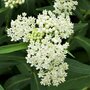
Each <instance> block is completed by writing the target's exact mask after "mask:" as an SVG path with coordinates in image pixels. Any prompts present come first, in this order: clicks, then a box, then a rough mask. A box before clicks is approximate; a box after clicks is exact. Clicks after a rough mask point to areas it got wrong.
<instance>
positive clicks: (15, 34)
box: [7, 0, 77, 86]
mask: <svg viewBox="0 0 90 90" xmlns="http://www.w3.org/2000/svg"><path fill="white" fill-rule="evenodd" d="M61 1H63V2H61ZM58 2H59V3H60V5H62V6H63V10H65V11H66V10H67V13H68V14H67V13H66V12H62V10H60V9H59V10H58V12H57V7H56V6H57V5H56V3H58ZM70 2H71V4H70ZM64 3H66V5H67V8H65V7H64V6H65V5H64ZM68 3H69V4H70V5H71V6H70V5H69V7H68ZM72 3H73V5H72ZM76 4H77V2H76V1H73V0H55V3H54V7H55V10H56V11H55V10H54V11H47V10H43V12H42V13H41V14H39V15H38V16H37V18H34V17H31V16H30V17H26V13H23V14H22V15H18V16H17V19H16V20H15V21H13V20H12V21H11V28H9V29H8V30H7V34H8V36H10V37H11V41H18V40H22V41H23V42H26V43H27V42H29V46H28V49H27V57H26V60H27V63H29V64H30V65H31V67H35V68H36V70H38V77H39V78H40V79H41V82H40V83H41V84H42V85H48V86H50V85H53V86H58V85H59V84H60V83H62V82H65V77H66V76H67V72H66V70H67V69H68V64H67V63H66V62H65V58H66V54H67V53H68V50H67V49H68V46H69V42H65V43H62V40H63V39H67V38H69V37H70V35H71V34H72V33H73V24H72V23H71V21H70V17H69V14H70V12H71V10H73V9H75V5H76ZM58 8H60V7H58ZM68 10H69V11H68ZM59 11H60V12H59ZM56 12H57V13H58V15H56V14H57V13H56Z"/></svg>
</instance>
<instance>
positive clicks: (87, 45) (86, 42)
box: [75, 36, 90, 55]
mask: <svg viewBox="0 0 90 90" xmlns="http://www.w3.org/2000/svg"><path fill="white" fill-rule="evenodd" d="M75 39H76V41H77V42H78V44H79V45H80V46H81V47H83V48H84V49H85V50H86V51H87V52H88V54H89V55H90V39H88V38H85V37H82V36H76V37H75Z"/></svg>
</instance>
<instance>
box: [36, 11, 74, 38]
mask: <svg viewBox="0 0 90 90" xmlns="http://www.w3.org/2000/svg"><path fill="white" fill-rule="evenodd" d="M36 24H37V25H38V27H39V28H38V30H39V31H40V32H45V33H47V34H51V33H52V32H54V33H55V35H58V36H59V37H60V38H64V39H66V38H68V37H69V36H70V35H71V34H72V33H73V24H72V23H71V22H70V17H69V16H66V17H64V16H63V15H62V14H61V15H59V16H56V15H55V14H54V13H52V12H51V11H46V10H44V11H43V13H42V14H40V15H38V18H37V20H36ZM56 37H57V36H56Z"/></svg>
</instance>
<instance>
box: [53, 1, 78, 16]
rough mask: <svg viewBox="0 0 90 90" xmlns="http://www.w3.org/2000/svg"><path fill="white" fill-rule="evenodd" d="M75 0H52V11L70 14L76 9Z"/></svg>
mask: <svg viewBox="0 0 90 90" xmlns="http://www.w3.org/2000/svg"><path fill="white" fill-rule="evenodd" d="M77 4H78V2H77V1H74V0H55V2H54V8H55V10H54V12H55V13H56V14H62V13H63V14H65V15H69V14H72V10H75V9H76V5H77Z"/></svg>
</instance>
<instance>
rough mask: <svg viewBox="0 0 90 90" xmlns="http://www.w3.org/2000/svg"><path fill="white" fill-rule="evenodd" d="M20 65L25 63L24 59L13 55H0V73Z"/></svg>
mask: <svg viewBox="0 0 90 90" xmlns="http://www.w3.org/2000/svg"><path fill="white" fill-rule="evenodd" d="M22 63H26V60H25V57H20V56H13V55H0V71H2V73H3V72H4V71H7V70H5V69H6V68H8V67H10V66H14V65H18V64H22ZM3 70H4V71H3Z"/></svg>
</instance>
